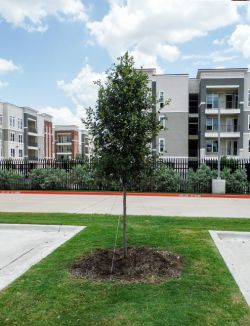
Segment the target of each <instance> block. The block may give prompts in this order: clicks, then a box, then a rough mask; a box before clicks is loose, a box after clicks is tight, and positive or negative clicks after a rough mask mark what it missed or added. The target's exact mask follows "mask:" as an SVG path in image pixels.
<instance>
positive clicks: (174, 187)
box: [155, 165, 181, 192]
mask: <svg viewBox="0 0 250 326" xmlns="http://www.w3.org/2000/svg"><path fill="white" fill-rule="evenodd" d="M155 183H156V191H164V192H178V191H179V190H180V184H181V177H180V175H179V174H178V173H177V172H176V171H175V170H174V169H172V168H170V167H168V166H165V165H162V166H160V167H159V168H158V169H157V170H156V172H155Z"/></svg>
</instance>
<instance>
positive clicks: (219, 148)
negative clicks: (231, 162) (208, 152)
mask: <svg viewBox="0 0 250 326" xmlns="http://www.w3.org/2000/svg"><path fill="white" fill-rule="evenodd" d="M220 131H221V125H220V105H218V178H217V179H218V180H220V160H221V146H220V145H221V144H220Z"/></svg>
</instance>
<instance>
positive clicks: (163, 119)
mask: <svg viewBox="0 0 250 326" xmlns="http://www.w3.org/2000/svg"><path fill="white" fill-rule="evenodd" d="M161 121H162V124H161ZM165 121H166V117H165V115H163V114H161V115H159V122H160V126H161V127H162V128H163V129H164V128H165V127H166V122H165Z"/></svg>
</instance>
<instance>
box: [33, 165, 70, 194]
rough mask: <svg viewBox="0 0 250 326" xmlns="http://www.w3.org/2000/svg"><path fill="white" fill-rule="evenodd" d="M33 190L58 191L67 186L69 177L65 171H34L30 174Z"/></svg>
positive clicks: (41, 169)
mask: <svg viewBox="0 0 250 326" xmlns="http://www.w3.org/2000/svg"><path fill="white" fill-rule="evenodd" d="M29 178H30V182H31V187H32V189H43V190H45V189H48V190H57V189H64V188H66V186H67V181H68V175H67V173H66V172H65V171H64V170H63V169H53V168H51V169H43V168H37V169H33V170H32V171H31V172H30V174H29Z"/></svg>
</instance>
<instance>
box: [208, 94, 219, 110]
mask: <svg viewBox="0 0 250 326" xmlns="http://www.w3.org/2000/svg"><path fill="white" fill-rule="evenodd" d="M218 107H219V96H218V94H208V95H207V109H218Z"/></svg>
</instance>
